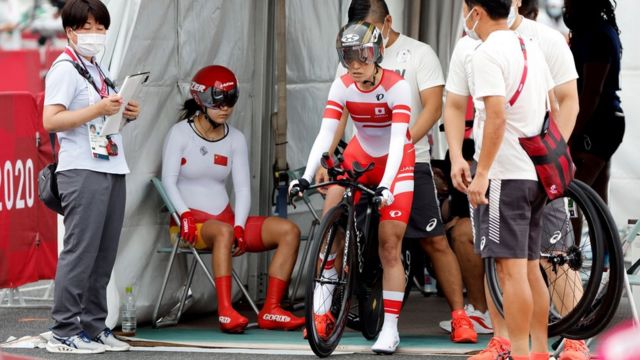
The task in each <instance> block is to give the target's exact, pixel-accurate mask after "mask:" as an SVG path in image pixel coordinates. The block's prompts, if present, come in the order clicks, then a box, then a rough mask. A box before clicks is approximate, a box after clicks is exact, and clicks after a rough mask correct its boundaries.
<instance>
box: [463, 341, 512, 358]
mask: <svg viewBox="0 0 640 360" xmlns="http://www.w3.org/2000/svg"><path fill="white" fill-rule="evenodd" d="M510 352H511V343H510V342H509V340H507V339H503V338H500V337H496V336H494V337H492V338H491V340H489V344H487V347H486V348H485V349H484V350H482V351H480V352H479V353H477V354H475V355H473V356H472V357H470V358H468V359H467V360H497V359H508V358H509V353H510Z"/></svg>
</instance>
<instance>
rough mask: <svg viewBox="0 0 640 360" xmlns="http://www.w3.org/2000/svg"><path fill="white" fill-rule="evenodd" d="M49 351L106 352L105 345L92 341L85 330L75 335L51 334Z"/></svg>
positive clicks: (69, 352) (70, 352) (67, 352)
mask: <svg viewBox="0 0 640 360" xmlns="http://www.w3.org/2000/svg"><path fill="white" fill-rule="evenodd" d="M46 348H47V351H48V352H50V353H64V354H100V353H103V352H105V348H104V345H102V344H98V343H97V342H94V341H91V340H90V339H89V337H88V336H87V334H86V333H85V332H84V331H81V332H79V333H78V334H76V335H73V336H57V335H55V334H53V333H52V334H51V339H49V341H48V342H47V346H46Z"/></svg>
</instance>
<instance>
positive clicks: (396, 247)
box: [378, 237, 402, 267]
mask: <svg viewBox="0 0 640 360" xmlns="http://www.w3.org/2000/svg"><path fill="white" fill-rule="evenodd" d="M401 241H402V239H400V238H397V239H396V238H395V237H392V238H391V239H390V238H387V239H385V240H383V239H380V245H379V247H378V255H379V256H380V262H381V263H382V266H383V267H388V266H390V267H394V266H398V265H400V251H401Z"/></svg>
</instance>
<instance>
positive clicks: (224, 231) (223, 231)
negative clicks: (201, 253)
mask: <svg viewBox="0 0 640 360" xmlns="http://www.w3.org/2000/svg"><path fill="white" fill-rule="evenodd" d="M214 236H215V244H216V245H218V246H225V247H226V246H231V244H232V243H233V237H234V235H233V227H232V226H231V225H229V224H221V225H220V226H218V227H217V228H216V229H215V235H214Z"/></svg>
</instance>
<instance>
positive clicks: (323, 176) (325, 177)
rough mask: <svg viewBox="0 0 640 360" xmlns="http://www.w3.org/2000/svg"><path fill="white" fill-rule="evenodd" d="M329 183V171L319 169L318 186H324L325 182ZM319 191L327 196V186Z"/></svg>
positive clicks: (317, 173)
mask: <svg viewBox="0 0 640 360" xmlns="http://www.w3.org/2000/svg"><path fill="white" fill-rule="evenodd" d="M327 181H329V172H328V171H327V169H325V168H323V167H322V166H321V167H319V168H318V171H316V184H322V183H323V182H327ZM317 189H318V192H319V193H321V194H325V195H326V194H327V189H328V187H327V186H323V187H319V188H317Z"/></svg>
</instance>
